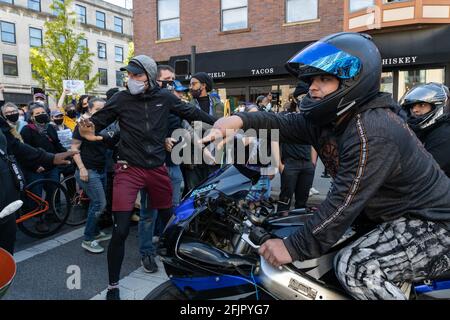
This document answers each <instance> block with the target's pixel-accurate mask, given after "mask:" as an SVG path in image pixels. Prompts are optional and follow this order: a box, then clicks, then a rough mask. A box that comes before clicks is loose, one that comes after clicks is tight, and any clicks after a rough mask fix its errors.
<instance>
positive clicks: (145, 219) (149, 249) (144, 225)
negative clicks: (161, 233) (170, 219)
mask: <svg viewBox="0 0 450 320" xmlns="http://www.w3.org/2000/svg"><path fill="white" fill-rule="evenodd" d="M157 224H158V210H157V209H153V208H151V204H150V202H149V199H148V194H147V192H146V191H145V189H142V190H141V211H140V216H139V225H138V232H139V252H140V254H141V255H142V256H146V255H155V254H156V248H155V246H154V245H153V235H154V234H155V229H156V227H157Z"/></svg>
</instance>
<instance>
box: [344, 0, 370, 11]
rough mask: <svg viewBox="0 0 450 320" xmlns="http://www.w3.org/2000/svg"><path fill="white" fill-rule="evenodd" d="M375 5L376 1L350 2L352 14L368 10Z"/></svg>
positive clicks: (353, 0) (355, 0) (359, 0)
mask: <svg viewBox="0 0 450 320" xmlns="http://www.w3.org/2000/svg"><path fill="white" fill-rule="evenodd" d="M374 5H375V0H350V12H354V11H358V10H362V9H366V8H369V7H372V6H374Z"/></svg>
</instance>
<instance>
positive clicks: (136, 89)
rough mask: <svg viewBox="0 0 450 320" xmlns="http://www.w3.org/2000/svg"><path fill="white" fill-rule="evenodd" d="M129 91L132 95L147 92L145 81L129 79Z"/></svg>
mask: <svg viewBox="0 0 450 320" xmlns="http://www.w3.org/2000/svg"><path fill="white" fill-rule="evenodd" d="M128 90H130V93H131V94H132V95H138V94H141V93H143V92H144V91H145V81H138V80H134V79H128Z"/></svg>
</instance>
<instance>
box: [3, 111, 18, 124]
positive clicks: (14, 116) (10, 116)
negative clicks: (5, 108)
mask: <svg viewBox="0 0 450 320" xmlns="http://www.w3.org/2000/svg"><path fill="white" fill-rule="evenodd" d="M5 118H6V119H7V120H8V121H9V122H12V123H16V122H17V120H19V113H14V114H8V115H7V116H5Z"/></svg>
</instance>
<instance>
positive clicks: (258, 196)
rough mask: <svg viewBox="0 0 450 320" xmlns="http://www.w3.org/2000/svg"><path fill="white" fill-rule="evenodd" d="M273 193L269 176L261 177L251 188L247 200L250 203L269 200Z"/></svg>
mask: <svg viewBox="0 0 450 320" xmlns="http://www.w3.org/2000/svg"><path fill="white" fill-rule="evenodd" d="M271 192H272V187H271V183H270V178H269V176H261V178H259V180H258V182H257V183H256V184H255V185H254V186H252V187H251V189H250V191H249V193H248V195H247V200H249V201H260V200H268V199H269V198H270V195H271Z"/></svg>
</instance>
